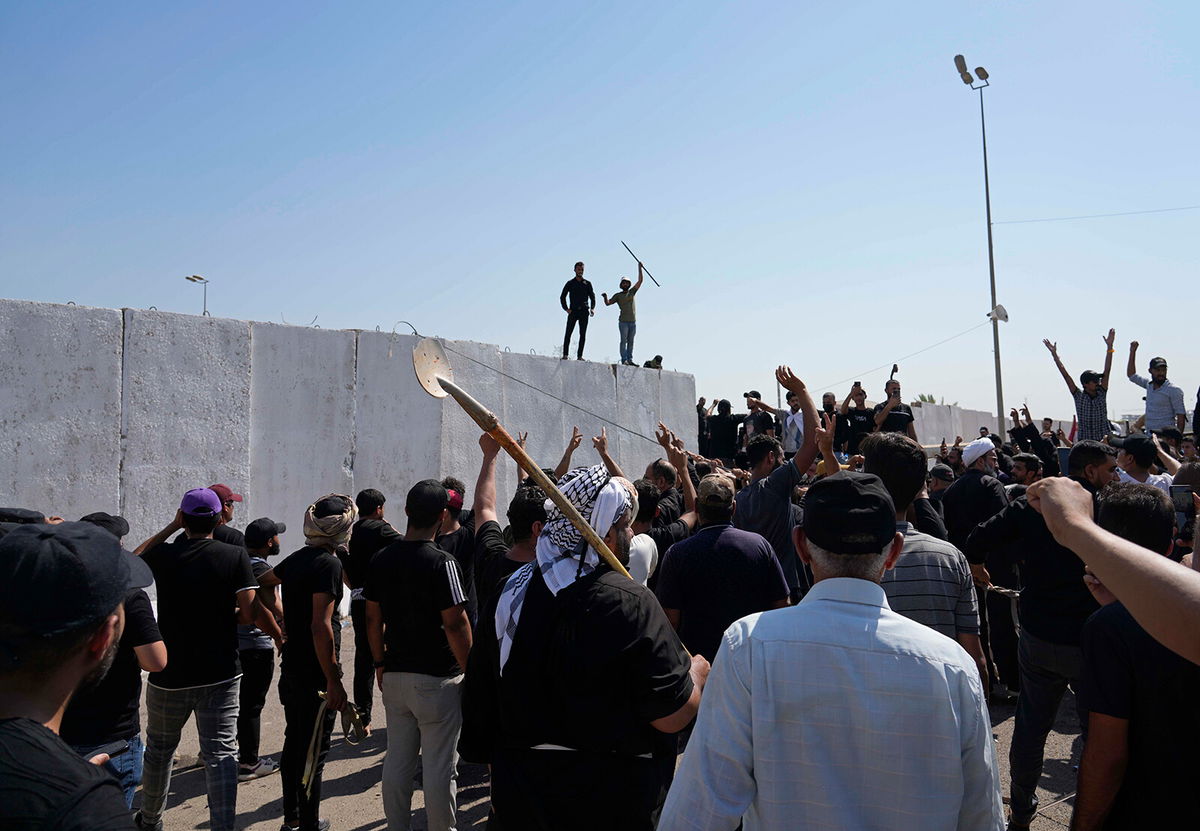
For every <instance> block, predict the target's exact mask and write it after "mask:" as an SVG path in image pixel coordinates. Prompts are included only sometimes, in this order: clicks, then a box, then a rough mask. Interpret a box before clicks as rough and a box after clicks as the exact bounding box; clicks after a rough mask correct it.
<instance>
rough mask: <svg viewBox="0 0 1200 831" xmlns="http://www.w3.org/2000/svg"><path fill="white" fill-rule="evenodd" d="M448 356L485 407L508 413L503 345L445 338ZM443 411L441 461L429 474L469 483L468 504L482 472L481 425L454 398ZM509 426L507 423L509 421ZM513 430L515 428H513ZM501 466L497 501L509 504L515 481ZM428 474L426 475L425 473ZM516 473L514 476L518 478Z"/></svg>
mask: <svg viewBox="0 0 1200 831" xmlns="http://www.w3.org/2000/svg"><path fill="white" fill-rule="evenodd" d="M442 346H443V348H444V349H445V350H446V357H447V358H449V360H450V366H451V367H452V368H453V369H454V381H455V383H457V384H458V385H459V386H460V387H462V388H463V389H464V390H466V391H467V392H468V393H470V394H471V396H472V397H473V398H475V400H477V401H478V402H479V403H480V404H482V405H483V406H484V407H487V408H488V409H489V410H491V411H492V412H493V413H495V414H496V415H497V416H498V417H499V416H502V415H503V413H504V392H505V384H504V376H503V375H502V374H501V372H502V368H501V365H500V351H499V349H498V348H497V347H496V346H494V345H492V344H488V343H475V342H474V341H450V340H448V341H443V342H442ZM443 407H444V408H445V409H444V410H443V412H442V434H441V448H442V455H441V464H440V466H439V467H436V468H433V469H431V470H430V471H429V472H428V474H427V477H428V478H430V479H441V478H442V477H444V476H457V477H458V478H459V479H461V480H462V481H463V482H464V483H465V484H466V486H467V498H466V504H467V505H470V504H472V501H473V500H474V497H475V480H476V479H477V478H478V476H479V462H480V459H482V458H483V456H482V454H481V453H480V451H479V435H480V432H481V431H480V429H479V425H477V424H476V423H475V422H474V421H473V420H472V419H471V417H470V416H468V415H467V414H466V412H465V411H464V410H463V409H462V407H460V406H459V405H458V404H456V403H455V402H454V401H453V400H452V399H449V398H447V399H445V404H444V405H443ZM505 426H506V427H507V425H505ZM509 431H510V432H511V431H512V428H509ZM505 473H506V469H505V468H502V469H501V470H500V473H499V476H498V477H497V482H496V504H497V505H505V506H507V505H508V500H509V499H510V498H511V497H512V488H513V481H511V480H510V477H509V476H507V475H505ZM423 478H424V477H423ZM515 478H516V474H515V473H513V474H512V476H511V479H512V480H515Z"/></svg>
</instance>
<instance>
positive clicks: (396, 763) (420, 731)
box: [383, 672, 463, 831]
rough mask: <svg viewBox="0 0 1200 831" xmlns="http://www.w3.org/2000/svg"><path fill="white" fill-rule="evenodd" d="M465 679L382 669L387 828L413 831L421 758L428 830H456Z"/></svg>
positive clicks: (384, 797)
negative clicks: (416, 783)
mask: <svg viewBox="0 0 1200 831" xmlns="http://www.w3.org/2000/svg"><path fill="white" fill-rule="evenodd" d="M462 678H463V677H462V676H461V675H456V676H454V677H452V678H440V677H438V676H435V675H421V674H419V673H416V672H387V673H384V676H383V707H384V712H386V713H387V741H388V748H387V758H386V759H384V762H383V812H384V814H385V815H386V816H387V827H388V831H409V829H410V828H411V827H412V795H413V776H414V775H415V774H416V772H417V762H418V758H420V760H422V768H421V771H422V774H421V775H422V780H423V782H424V789H425V815H426V818H427V822H428V826H427V827H428V828H429V831H455V828H456V822H457V821H456V819H455V812H456V811H457V809H458V771H457V768H458V734H459V732H461V730H462Z"/></svg>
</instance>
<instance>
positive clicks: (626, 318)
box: [600, 262, 646, 366]
mask: <svg viewBox="0 0 1200 831" xmlns="http://www.w3.org/2000/svg"><path fill="white" fill-rule="evenodd" d="M642 272H643V268H642V264H641V263H640V262H639V263H638V279H637V282H636V283H630V282H629V278H628V277H622V278H621V290H620V291H619V292H617V293H616V294H614V295H613V296H612V297H609V296H608V292H601V293H600V296H601V297H602V298H603V299H604V305H605V306H611V305H612V304H613V303H616V304H617V305H618V306H620V308H621V314H620V316H619V317H618V318H617V327H618V329H620V331H621V363H623V364H625V366H637V364H636V363H634V361H633V336H634V335H635V334H637V307H636V306H635V305H634V302H633V296H634V295H635V294H637V292H638V289H640V288H641V287H642V282H643V281H644V280H645V279H646V278H645V275H644V274H643V273H642Z"/></svg>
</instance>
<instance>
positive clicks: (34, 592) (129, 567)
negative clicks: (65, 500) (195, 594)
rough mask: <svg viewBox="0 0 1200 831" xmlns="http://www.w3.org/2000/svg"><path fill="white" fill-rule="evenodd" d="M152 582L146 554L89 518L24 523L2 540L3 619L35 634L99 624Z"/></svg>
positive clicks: (0, 584)
mask: <svg viewBox="0 0 1200 831" xmlns="http://www.w3.org/2000/svg"><path fill="white" fill-rule="evenodd" d="M153 582H154V575H153V574H151V572H150V567H149V566H147V565H146V564H145V563H144V562H142V559H141V557H135V556H133V555H132V554H130V553H129V552H128V551H126V550H125V549H123V548H122V547H121V543H120V542H118V540H117V538H116V537H114V536H113V535H112V534H110V533H109V532H108V531H105V530H102V529H101V528H99V527H97V526H96V525H93V524H92V523H90V522H62V523H59V524H58V525H25V526H22V527H20V528H16V529H14V530H13V531H11V532H10V533H9V534H8V535H6V536H5V537H4V538H3V539H0V620H3V621H4V622H5V623H8V624H10V625H12V626H13V627H15V628H17V629H21V630H24V631H27V632H29V633H30V634H32V635H38V636H43V637H49V636H53V635H59V634H63V633H65V632H70V631H73V630H75V629H78V628H79V627H81V626H86V625H87V624H90V623H96V622H98V621H99V620H100V619H101V618H103V617H104V616H105V615H108V614H111V613H112V612H113V610H114V609H116V608H117V607H118V606H120V605H121V603H122V602H123V601H124V600H125V598H126V596H128V594H129V592H130V591H132V590H133V589H140V588H143V587H145V586H149V585H150V584H151V583H153Z"/></svg>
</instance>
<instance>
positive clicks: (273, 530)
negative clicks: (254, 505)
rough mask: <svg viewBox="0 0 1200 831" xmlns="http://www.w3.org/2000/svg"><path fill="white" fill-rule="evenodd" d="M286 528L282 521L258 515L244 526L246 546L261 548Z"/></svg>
mask: <svg viewBox="0 0 1200 831" xmlns="http://www.w3.org/2000/svg"><path fill="white" fill-rule="evenodd" d="M286 530H287V526H286V525H284V524H283V523H282V522H276V521H275V520H273V519H268V518H267V517H265V516H264V517H259V518H258V519H256V520H254V522H251V523H250V524H249V525H247V526H246V535H245V536H246V547H247V548H262V547H263V546H264V545H266V544H267V543H268V542H270V541H271V538H272V537H274V536H276V535H278V534H282V533H283V532H284V531H286Z"/></svg>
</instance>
